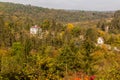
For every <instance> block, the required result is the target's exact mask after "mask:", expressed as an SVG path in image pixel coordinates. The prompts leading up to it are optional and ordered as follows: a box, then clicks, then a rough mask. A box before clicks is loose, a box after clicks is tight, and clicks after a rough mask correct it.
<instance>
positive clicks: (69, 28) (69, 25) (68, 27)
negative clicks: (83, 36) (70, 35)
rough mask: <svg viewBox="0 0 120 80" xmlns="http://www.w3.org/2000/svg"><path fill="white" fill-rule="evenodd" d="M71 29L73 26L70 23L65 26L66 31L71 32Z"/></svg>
mask: <svg viewBox="0 0 120 80" xmlns="http://www.w3.org/2000/svg"><path fill="white" fill-rule="evenodd" d="M73 28H74V25H73V24H71V23H68V24H67V31H71V30H73Z"/></svg>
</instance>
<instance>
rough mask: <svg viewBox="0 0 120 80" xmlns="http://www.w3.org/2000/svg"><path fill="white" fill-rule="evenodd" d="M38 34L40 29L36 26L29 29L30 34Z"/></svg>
mask: <svg viewBox="0 0 120 80" xmlns="http://www.w3.org/2000/svg"><path fill="white" fill-rule="evenodd" d="M40 32H42V29H41V28H40V27H38V26H37V25H35V26H32V27H31V28H30V34H33V35H35V34H39V33H40Z"/></svg>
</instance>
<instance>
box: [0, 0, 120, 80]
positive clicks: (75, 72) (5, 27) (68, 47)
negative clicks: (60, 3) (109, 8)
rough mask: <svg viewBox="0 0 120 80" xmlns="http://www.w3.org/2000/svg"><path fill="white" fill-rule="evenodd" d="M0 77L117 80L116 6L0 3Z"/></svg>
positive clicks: (119, 36)
mask: <svg viewBox="0 0 120 80" xmlns="http://www.w3.org/2000/svg"><path fill="white" fill-rule="evenodd" d="M34 25H37V27H39V29H41V31H39V30H38V31H37V33H35V34H33V33H31V31H30V29H31V27H32V26H34ZM99 39H100V41H101V40H102V43H101V42H99ZM0 80H120V11H116V12H97V11H74V10H73V11H72V10H55V9H47V8H41V7H35V6H31V5H22V4H13V3H2V2H1V3H0Z"/></svg>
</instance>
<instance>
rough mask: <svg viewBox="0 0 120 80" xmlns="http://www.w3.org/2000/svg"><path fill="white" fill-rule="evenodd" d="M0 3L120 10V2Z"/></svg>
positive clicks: (25, 0)
mask: <svg viewBox="0 0 120 80" xmlns="http://www.w3.org/2000/svg"><path fill="white" fill-rule="evenodd" d="M0 2H14V3H22V4H31V5H35V6H40V7H47V8H55V9H72V10H97V11H111V10H112V11H113V10H120V0H0Z"/></svg>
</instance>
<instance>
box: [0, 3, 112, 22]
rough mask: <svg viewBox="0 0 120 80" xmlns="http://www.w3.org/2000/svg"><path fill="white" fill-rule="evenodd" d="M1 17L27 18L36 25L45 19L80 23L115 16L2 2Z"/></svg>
mask: <svg viewBox="0 0 120 80" xmlns="http://www.w3.org/2000/svg"><path fill="white" fill-rule="evenodd" d="M0 16H2V17H3V16H4V17H6V16H9V17H11V16H12V17H13V16H14V17H17V18H18V19H25V18H27V19H29V20H32V21H34V23H39V22H41V21H43V20H45V19H54V20H56V21H59V22H79V21H84V20H95V19H100V18H110V17H112V16H113V12H97V11H78V10H77V11H76V10H56V9H48V8H42V7H36V6H31V5H23V4H13V3H7V2H0Z"/></svg>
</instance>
